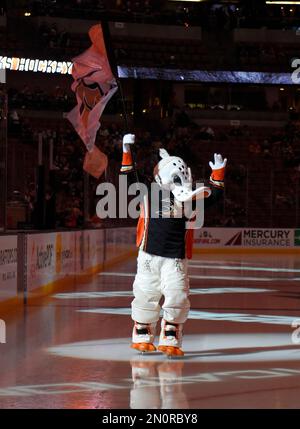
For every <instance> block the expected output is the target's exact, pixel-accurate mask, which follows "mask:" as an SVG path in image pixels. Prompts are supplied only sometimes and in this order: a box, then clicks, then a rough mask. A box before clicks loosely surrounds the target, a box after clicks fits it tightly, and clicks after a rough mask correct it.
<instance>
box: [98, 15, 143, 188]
mask: <svg viewBox="0 0 300 429" xmlns="http://www.w3.org/2000/svg"><path fill="white" fill-rule="evenodd" d="M101 27H102V32H103V38H104V42H105V48H106V53H107V57H108V61H109V64H110V67H111V71H112V73H113V75H114V76H115V78H116V82H117V85H118V89H119V91H120V96H121V102H122V109H123V117H124V123H125V133H126V134H127V133H128V132H129V121H128V113H127V109H126V103H125V98H124V92H123V88H122V84H121V80H120V78H119V75H118V66H117V64H116V59H115V55H114V53H113V50H112V45H111V43H110V40H111V36H110V30H109V24H108V22H107V21H106V20H104V21H102V22H101ZM131 154H132V161H133V165H134V172H135V178H136V182H137V183H139V182H140V180H139V176H138V173H137V168H136V156H135V153H134V151H133V150H132V149H131Z"/></svg>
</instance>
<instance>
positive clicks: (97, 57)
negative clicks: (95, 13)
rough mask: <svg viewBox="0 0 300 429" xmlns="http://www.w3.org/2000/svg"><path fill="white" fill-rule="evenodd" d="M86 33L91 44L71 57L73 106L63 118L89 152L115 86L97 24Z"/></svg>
mask: <svg viewBox="0 0 300 429" xmlns="http://www.w3.org/2000/svg"><path fill="white" fill-rule="evenodd" d="M89 36H90V39H91V41H92V45H91V47H90V48H88V49H87V50H86V51H85V52H84V53H83V54H81V55H79V56H78V57H76V58H74V59H73V68H72V76H73V78H74V82H73V84H72V90H73V91H74V92H75V94H76V99H77V106H76V107H75V108H74V109H73V110H71V112H69V113H68V115H67V118H68V120H69V121H70V122H71V123H72V125H73V126H74V128H75V130H76V132H77V133H78V134H79V136H80V137H81V139H82V141H83V142H84V144H85V146H86V148H87V150H88V151H92V149H93V147H94V145H95V140H96V135H97V131H98V129H99V128H100V122H99V120H100V117H101V115H102V113H103V110H104V109H105V106H106V104H107V103H108V101H109V100H110V99H111V97H112V96H113V95H114V93H115V92H116V91H117V89H118V86H117V82H116V79H115V77H114V76H113V74H112V71H111V67H110V65H109V61H108V57H107V52H106V48H105V43H104V37H103V31H102V27H101V25H100V24H97V25H94V26H93V27H91V28H90V30H89Z"/></svg>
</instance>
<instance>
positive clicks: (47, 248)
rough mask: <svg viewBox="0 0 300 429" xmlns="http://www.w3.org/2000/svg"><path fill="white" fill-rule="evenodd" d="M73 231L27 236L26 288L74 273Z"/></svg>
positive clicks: (38, 285)
mask: <svg viewBox="0 0 300 429" xmlns="http://www.w3.org/2000/svg"><path fill="white" fill-rule="evenodd" d="M75 261H76V249H75V233H74V232H59V233H46V234H32V235H28V236H27V288H28V290H32V289H36V288H38V287H41V286H45V285H48V284H50V283H53V282H55V281H57V280H60V279H63V278H66V277H68V276H70V275H72V274H75V268H76V264H75Z"/></svg>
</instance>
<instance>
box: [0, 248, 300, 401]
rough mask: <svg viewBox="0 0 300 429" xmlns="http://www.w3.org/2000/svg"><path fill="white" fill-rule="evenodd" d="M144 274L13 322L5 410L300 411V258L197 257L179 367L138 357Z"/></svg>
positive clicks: (2, 393) (130, 271) (129, 273)
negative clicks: (134, 305)
mask: <svg viewBox="0 0 300 429" xmlns="http://www.w3.org/2000/svg"><path fill="white" fill-rule="evenodd" d="M135 269H136V261H135V260H134V259H132V260H129V261H127V262H126V263H121V264H119V265H117V266H114V267H113V268H112V269H111V270H110V271H106V272H103V273H100V274H99V275H97V276H95V277H94V279H93V281H91V282H89V283H82V282H80V280H79V279H78V283H77V284H76V286H75V287H74V288H72V289H70V288H69V289H66V290H62V291H60V292H59V293H56V294H54V295H51V296H48V297H46V298H41V299H39V300H35V301H32V302H31V303H30V304H29V305H28V306H27V307H26V309H25V311H24V312H19V313H18V314H14V315H9V316H8V317H7V318H6V320H5V321H6V325H7V343H6V344H1V345H0V351H1V355H0V373H1V376H0V408H145V409H152V408H156V409H159V408H173V409H176V408H194V409H195V408H197V409H199V408H299V407H300V399H299V398H300V333H299V334H298V332H297V327H298V326H300V254H298V255H297V254H295V255H292V254H289V255H288V254H280V255H279V254H269V255H267V254H244V255H241V254H240V255H239V254H226V255H224V254H218V253H216V254H208V255H202V254H201V255H200V254H199V255H197V256H196V257H194V259H193V260H192V261H191V262H190V268H189V274H190V286H191V296H190V299H191V312H190V317H189V320H188V321H187V323H186V325H185V330H184V331H185V337H184V346H183V349H184V350H185V352H186V354H185V357H184V358H183V359H180V360H179V359H177V360H175V359H173V360H168V359H167V358H166V357H165V356H163V355H162V354H160V353H154V354H151V355H149V354H148V355H139V354H137V352H136V351H134V350H132V349H130V347H129V346H130V336H131V329H132V322H131V319H130V303H131V300H132V282H133V278H134V273H135ZM298 342H299V344H298Z"/></svg>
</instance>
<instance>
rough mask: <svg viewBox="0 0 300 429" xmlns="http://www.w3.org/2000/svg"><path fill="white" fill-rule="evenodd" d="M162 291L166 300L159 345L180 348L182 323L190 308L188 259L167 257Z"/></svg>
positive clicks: (163, 270)
mask: <svg viewBox="0 0 300 429" xmlns="http://www.w3.org/2000/svg"><path fill="white" fill-rule="evenodd" d="M162 293H163V295H164V297H165V301H164V304H163V310H164V316H163V320H162V323H161V333H160V338H159V345H160V346H167V347H176V348H180V347H181V345H182V325H183V323H184V322H185V321H186V319H187V316H188V313H189V309H190V302H189V299H188V295H189V280H188V274H187V260H186V259H171V258H165V261H164V263H163V265H162Z"/></svg>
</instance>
